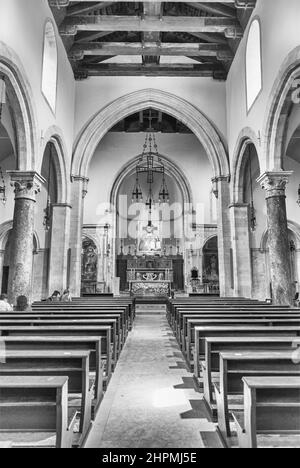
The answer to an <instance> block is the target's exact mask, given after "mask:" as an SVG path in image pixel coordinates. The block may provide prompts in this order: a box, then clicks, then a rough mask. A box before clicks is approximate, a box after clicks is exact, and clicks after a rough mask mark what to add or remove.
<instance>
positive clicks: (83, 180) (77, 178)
mask: <svg viewBox="0 0 300 468" xmlns="http://www.w3.org/2000/svg"><path fill="white" fill-rule="evenodd" d="M71 181H72V182H81V183H82V198H83V199H84V198H85V197H86V195H87V193H88V189H87V188H88V184H89V181H90V179H88V178H87V177H84V176H80V175H79V176H74V175H72V176H71Z"/></svg>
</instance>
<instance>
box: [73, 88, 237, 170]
mask: <svg viewBox="0 0 300 468" xmlns="http://www.w3.org/2000/svg"><path fill="white" fill-rule="evenodd" d="M149 107H152V108H154V109H156V110H159V111H161V112H165V113H166V114H169V115H172V116H173V117H175V118H177V119H178V120H180V121H181V122H183V123H184V124H185V125H186V126H187V127H189V128H190V130H191V131H192V132H193V133H194V134H195V136H196V137H197V138H198V139H199V141H200V142H201V144H202V145H203V146H204V148H205V150H206V153H207V155H208V158H209V160H210V162H211V164H212V167H213V171H214V176H215V177H220V176H228V175H229V163H228V158H227V153H226V149H225V146H224V144H223V142H222V140H221V138H220V136H219V134H218V132H217V130H216V129H215V127H214V126H213V125H212V124H211V122H210V121H209V120H208V118H207V117H206V116H205V115H204V114H203V113H202V112H200V110H199V109H197V108H196V107H195V106H193V105H192V104H190V103H189V102H187V101H185V100H184V99H182V98H180V97H178V96H175V95H174V94H170V93H167V92H165V91H160V90H154V89H145V90H141V91H137V92H133V93H131V94H127V95H125V96H122V97H120V98H118V99H116V100H115V101H113V102H111V103H110V104H109V105H107V106H106V107H104V108H103V109H101V110H100V112H98V113H97V114H96V115H95V116H94V117H93V118H92V119H91V120H90V121H89V122H88V123H87V125H86V126H85V128H84V129H83V130H82V132H81V134H80V135H79V137H78V139H77V144H76V146H75V151H74V155H73V162H72V172H71V173H72V174H73V175H74V176H78V175H79V176H81V177H87V174H88V167H89V163H90V161H91V159H92V157H93V154H94V153H95V150H96V148H97V145H98V144H99V141H101V139H102V138H103V137H104V135H105V134H106V133H107V132H108V131H109V130H110V129H111V128H112V127H113V126H114V125H115V124H116V123H117V122H119V121H120V120H122V119H124V118H125V117H127V116H128V115H131V114H134V113H137V112H140V111H142V110H144V109H147V108H149Z"/></svg>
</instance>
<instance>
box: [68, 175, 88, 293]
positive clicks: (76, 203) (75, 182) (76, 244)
mask: <svg viewBox="0 0 300 468" xmlns="http://www.w3.org/2000/svg"><path fill="white" fill-rule="evenodd" d="M88 182H89V179H87V178H85V177H82V176H73V177H72V199H71V205H72V212H71V220H70V248H71V267H70V291H71V294H72V295H73V296H80V291H81V250H82V225H83V209H84V199H85V196H86V194H87V185H88Z"/></svg>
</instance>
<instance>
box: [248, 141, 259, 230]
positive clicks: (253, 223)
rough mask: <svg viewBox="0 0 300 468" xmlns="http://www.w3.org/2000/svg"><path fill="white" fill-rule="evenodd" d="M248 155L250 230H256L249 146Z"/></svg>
mask: <svg viewBox="0 0 300 468" xmlns="http://www.w3.org/2000/svg"><path fill="white" fill-rule="evenodd" d="M248 157H249V175H250V197H251V198H250V229H251V231H252V232H255V231H256V226H257V222H256V213H255V207H254V196H253V181H252V161H251V148H250V145H249V146H248Z"/></svg>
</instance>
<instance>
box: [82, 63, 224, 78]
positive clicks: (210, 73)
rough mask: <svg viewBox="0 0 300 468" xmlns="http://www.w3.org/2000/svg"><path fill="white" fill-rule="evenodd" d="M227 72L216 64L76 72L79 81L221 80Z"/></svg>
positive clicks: (101, 67)
mask: <svg viewBox="0 0 300 468" xmlns="http://www.w3.org/2000/svg"><path fill="white" fill-rule="evenodd" d="M226 75H227V73H226V71H225V70H224V69H223V68H222V67H220V66H218V65H215V64H195V65H194V64H184V65H183V64H167V65H154V64H152V65H151V66H147V65H142V64H140V65H139V64H131V63H129V64H112V63H109V64H105V63H104V64H100V65H87V66H85V65H84V62H83V63H82V64H81V67H79V68H78V69H77V70H76V72H75V77H76V78H77V79H78V80H81V79H85V78H88V77H89V76H90V77H91V76H183V77H187V76H190V77H212V78H215V79H219V80H225V79H226Z"/></svg>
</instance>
